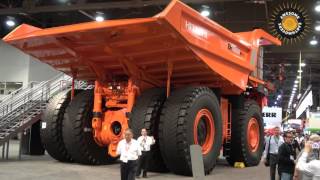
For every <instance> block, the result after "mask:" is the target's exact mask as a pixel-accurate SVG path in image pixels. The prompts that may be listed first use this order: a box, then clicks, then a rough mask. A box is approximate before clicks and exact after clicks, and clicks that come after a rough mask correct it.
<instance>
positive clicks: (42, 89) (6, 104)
mask: <svg viewBox="0 0 320 180" xmlns="http://www.w3.org/2000/svg"><path fill="white" fill-rule="evenodd" d="M70 85H71V77H70V76H68V75H65V74H59V75H57V76H56V77H54V78H53V79H51V80H48V81H44V82H41V83H39V84H36V85H34V86H31V87H27V88H25V89H19V90H17V91H15V92H14V93H12V94H11V95H10V96H8V97H6V98H4V99H3V100H2V102H1V103H0V122H1V121H2V120H3V118H4V117H5V116H7V115H9V114H10V113H11V112H13V111H14V110H16V109H18V108H19V107H21V106H22V105H24V104H26V103H28V102H31V101H43V102H44V101H47V100H49V98H51V97H52V96H53V95H55V94H56V93H58V92H60V91H62V90H65V89H67V88H69V87H70Z"/></svg>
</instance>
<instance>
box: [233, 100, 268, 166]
mask: <svg viewBox="0 0 320 180" xmlns="http://www.w3.org/2000/svg"><path fill="white" fill-rule="evenodd" d="M251 118H255V119H256V120H257V123H258V125H259V133H258V134H259V136H260V137H259V141H258V142H259V144H258V145H257V149H254V150H253V149H252V148H250V146H249V142H248V138H247V132H248V124H249V121H250V119H251ZM231 126H232V128H231V145H230V147H231V148H230V150H229V152H227V161H228V163H229V164H230V165H231V166H233V165H234V163H235V162H244V164H245V165H246V166H247V167H249V166H256V165H258V164H259V163H260V160H261V156H262V153H263V143H264V139H263V137H264V134H263V133H264V131H263V118H262V114H261V108H260V107H259V105H258V104H257V103H256V102H255V101H253V100H247V101H245V102H244V105H243V106H242V108H240V109H235V110H233V116H232V123H231Z"/></svg>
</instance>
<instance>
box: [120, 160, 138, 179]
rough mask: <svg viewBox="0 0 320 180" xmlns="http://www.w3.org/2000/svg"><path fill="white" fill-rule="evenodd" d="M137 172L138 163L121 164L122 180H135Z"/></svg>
mask: <svg viewBox="0 0 320 180" xmlns="http://www.w3.org/2000/svg"><path fill="white" fill-rule="evenodd" d="M136 171H137V161H128V162H127V163H124V162H121V165H120V173H121V180H135V179H136Z"/></svg>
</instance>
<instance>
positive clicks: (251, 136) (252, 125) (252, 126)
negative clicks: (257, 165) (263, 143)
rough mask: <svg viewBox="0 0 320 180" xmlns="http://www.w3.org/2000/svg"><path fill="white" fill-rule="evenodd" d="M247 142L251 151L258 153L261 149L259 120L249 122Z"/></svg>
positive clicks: (252, 119) (254, 119)
mask: <svg viewBox="0 0 320 180" xmlns="http://www.w3.org/2000/svg"><path fill="white" fill-rule="evenodd" d="M247 141H248V145H249V148H250V150H251V151H252V152H256V151H257V150H258V148H259V141H260V133H259V123H258V120H257V119H256V118H254V117H253V118H251V119H250V120H249V122H248V129H247Z"/></svg>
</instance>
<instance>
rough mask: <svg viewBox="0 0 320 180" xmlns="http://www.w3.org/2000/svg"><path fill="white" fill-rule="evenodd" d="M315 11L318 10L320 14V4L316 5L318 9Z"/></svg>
mask: <svg viewBox="0 0 320 180" xmlns="http://www.w3.org/2000/svg"><path fill="white" fill-rule="evenodd" d="M314 10H316V11H317V12H320V3H318V4H317V5H316V7H315V8H314Z"/></svg>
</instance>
